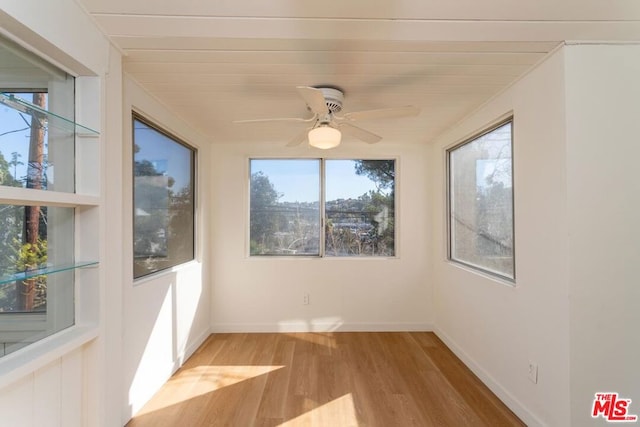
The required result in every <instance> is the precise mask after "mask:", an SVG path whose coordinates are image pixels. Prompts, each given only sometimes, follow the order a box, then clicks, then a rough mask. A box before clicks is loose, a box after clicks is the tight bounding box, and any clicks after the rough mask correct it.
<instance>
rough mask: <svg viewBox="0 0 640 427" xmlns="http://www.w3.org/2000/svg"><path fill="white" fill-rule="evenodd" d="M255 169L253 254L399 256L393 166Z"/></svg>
mask: <svg viewBox="0 0 640 427" xmlns="http://www.w3.org/2000/svg"><path fill="white" fill-rule="evenodd" d="M250 166H251V179H250V227H249V228H250V229H249V239H250V250H249V252H250V255H252V256H259V255H280V256H283V255H304V256H332V257H344V256H394V255H395V231H394V230H395V227H394V223H395V221H394V217H395V202H394V200H395V190H394V187H395V161H394V160H350V159H349V160H320V159H252V160H251V164H250Z"/></svg>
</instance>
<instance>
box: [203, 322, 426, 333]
mask: <svg viewBox="0 0 640 427" xmlns="http://www.w3.org/2000/svg"><path fill="white" fill-rule="evenodd" d="M404 331H433V325H432V324H431V323H332V322H313V323H311V324H309V323H307V322H304V321H300V322H282V323H214V324H213V325H211V332H213V333H216V332H218V333H233V332H404Z"/></svg>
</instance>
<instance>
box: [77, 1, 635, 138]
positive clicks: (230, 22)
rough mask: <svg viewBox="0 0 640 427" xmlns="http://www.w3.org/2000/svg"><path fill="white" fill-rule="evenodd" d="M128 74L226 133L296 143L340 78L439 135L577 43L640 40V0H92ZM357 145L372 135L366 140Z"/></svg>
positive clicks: (211, 132) (213, 132) (414, 130)
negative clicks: (319, 90) (565, 45)
mask: <svg viewBox="0 0 640 427" xmlns="http://www.w3.org/2000/svg"><path fill="white" fill-rule="evenodd" d="M79 1H80V2H81V3H83V4H84V6H85V7H86V9H87V10H88V11H89V12H90V13H91V14H92V15H93V16H94V17H95V19H96V22H97V23H98V24H99V25H100V26H101V27H102V28H103V30H104V31H105V33H106V34H107V35H109V37H110V38H111V39H112V40H113V42H114V43H115V44H116V45H117V46H118V47H119V48H120V49H121V50H122V51H123V52H124V54H125V55H126V57H125V59H124V69H125V71H126V72H127V73H128V74H129V75H130V76H132V77H133V78H134V79H135V80H137V81H138V82H139V83H140V84H141V85H142V86H143V87H144V88H146V90H148V91H149V92H150V93H151V94H152V95H153V96H155V97H156V98H157V99H158V100H160V101H161V102H162V103H164V104H165V105H166V106H167V107H168V108H169V109H171V110H172V111H173V112H174V113H175V114H177V115H178V116H180V117H182V118H183V119H184V120H185V121H187V122H188V123H189V124H190V125H191V126H193V127H195V128H197V129H198V130H199V131H200V132H202V133H203V134H205V135H207V136H208V137H209V138H210V139H211V141H212V142H214V143H238V142H259V141H265V142H267V141H270V142H275V143H280V142H281V143H282V144H283V145H284V144H286V142H287V141H288V139H289V138H291V137H292V136H293V135H294V134H296V133H298V132H299V131H300V130H301V129H302V128H303V127H304V126H305V125H304V124H297V123H293V124H289V123H287V124H283V123H264V124H251V125H248V124H244V125H239V124H234V123H232V122H233V121H234V120H240V119H253V118H271V117H308V116H309V112H308V111H307V110H306V108H305V104H304V102H303V101H302V99H301V98H300V97H299V96H298V94H297V93H296V90H295V87H296V86H298V85H305V86H306V85H308V86H315V85H322V84H329V85H332V86H338V87H340V88H342V89H343V90H344V92H345V102H344V111H346V112H348V111H359V110H366V109H377V108H385V107H398V106H404V105H415V106H417V107H419V108H421V113H420V115H419V116H418V117H412V118H403V119H389V120H377V121H369V122H366V123H364V122H359V125H360V126H362V127H364V128H366V129H368V130H370V131H373V132H375V133H378V134H380V135H382V136H383V137H384V139H383V142H382V143H393V142H394V141H402V142H409V143H428V142H429V141H431V140H432V139H433V138H434V137H436V136H437V135H438V134H440V133H442V132H443V131H444V130H446V129H447V128H448V127H450V126H451V125H452V124H454V123H455V122H457V121H459V120H461V119H462V118H463V117H464V116H465V115H467V114H469V113H470V112H471V111H473V110H474V109H476V108H477V107H478V106H479V105H481V104H482V103H483V102H486V101H487V100H488V99H490V98H491V97H492V96H494V95H495V94H497V93H498V92H500V91H501V90H503V89H504V88H505V87H507V86H508V85H509V84H511V83H512V82H514V81H515V80H516V79H517V78H518V77H519V76H522V75H523V74H524V73H526V72H527V70H529V69H530V68H531V67H532V66H533V65H534V64H536V63H537V62H538V61H540V60H541V59H542V58H544V56H545V55H546V54H547V53H548V52H550V51H551V50H552V49H554V48H555V47H556V46H558V45H559V44H560V43H562V42H563V41H565V40H575V41H602V40H609V41H626V42H631V41H638V40H640V2H638V1H637V0H608V1H606V2H602V1H600V0H564V1H558V0H539V1H534V2H523V1H515V0H487V1H483V2H478V1H476V0H458V1H451V2H443V1H437V0H427V1H425V0H403V1H397V0H396V1H391V0H350V1H334V0H330V1H324V2H311V1H307V0H305V1H300V0H273V1H258V0H252V1H236V2H234V1H204V0H200V1H198V0H183V1H179V2H177V1H174V0H157V1H153V2H148V1H142V0H79ZM345 142H348V143H353V144H358V143H360V142H358V141H356V140H352V141H350V140H348V139H347V140H346V141H345Z"/></svg>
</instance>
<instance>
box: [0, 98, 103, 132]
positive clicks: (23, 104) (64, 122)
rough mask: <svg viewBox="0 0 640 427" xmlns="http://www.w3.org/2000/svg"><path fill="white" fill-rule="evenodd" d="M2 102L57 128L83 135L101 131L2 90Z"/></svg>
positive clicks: (0, 101) (0, 99)
mask: <svg viewBox="0 0 640 427" xmlns="http://www.w3.org/2000/svg"><path fill="white" fill-rule="evenodd" d="M0 104H3V105H6V106H7V107H9V108H12V109H14V110H16V111H19V112H20V113H23V114H28V115H29V116H32V117H36V118H39V119H43V120H44V121H45V122H46V123H47V124H48V125H49V126H53V127H54V128H57V129H62V130H67V131H70V132H73V133H76V134H78V135H83V136H98V135H100V133H99V132H98V131H95V130H93V129H90V128H88V127H86V126H82V125H80V124H78V123H76V122H74V121H73V120H69V119H67V118H65V117H62V116H59V115H57V114H55V113H52V112H51V111H47V110H45V109H44V108H42V107H39V106H37V105H35V104H32V103H30V102H28V101H25V100H24V99H22V98H19V97H17V96H15V95H13V94H11V93H5V92H0Z"/></svg>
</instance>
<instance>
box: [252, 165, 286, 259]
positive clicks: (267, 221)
mask: <svg viewBox="0 0 640 427" xmlns="http://www.w3.org/2000/svg"><path fill="white" fill-rule="evenodd" d="M250 185H251V187H250V189H251V198H250V210H251V224H250V227H249V235H250V251H251V254H252V255H258V254H263V253H265V252H266V251H267V248H269V247H270V246H271V245H270V244H269V243H268V240H269V238H270V237H271V236H273V235H274V234H275V233H276V232H278V231H279V230H280V228H281V227H280V225H281V223H282V222H283V221H286V220H285V218H284V216H283V215H282V214H281V213H279V212H278V210H279V209H278V207H277V205H278V200H279V199H280V198H281V197H282V195H281V194H280V193H278V191H277V190H276V188H275V186H274V185H273V183H272V182H271V181H269V177H268V176H266V175H265V174H264V173H262V172H256V173H254V174H251V184H250Z"/></svg>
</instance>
